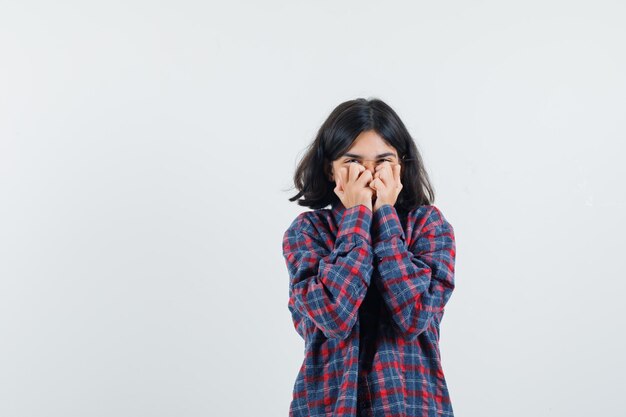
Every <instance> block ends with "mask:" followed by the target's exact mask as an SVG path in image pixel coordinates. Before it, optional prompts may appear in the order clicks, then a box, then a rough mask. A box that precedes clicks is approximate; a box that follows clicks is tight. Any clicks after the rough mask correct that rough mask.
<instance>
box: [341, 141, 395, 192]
mask: <svg viewBox="0 0 626 417" xmlns="http://www.w3.org/2000/svg"><path fill="white" fill-rule="evenodd" d="M385 161H389V162H390V163H391V165H394V164H397V163H399V162H400V158H399V155H398V152H397V151H396V149H395V148H394V147H393V146H391V145H389V144H388V143H387V142H385V140H384V139H383V138H382V137H381V136H380V135H379V134H378V133H376V132H375V131H374V130H367V131H364V132H361V134H359V136H357V137H356V139H355V140H354V142H353V143H352V146H351V147H350V149H348V150H347V151H346V152H345V153H344V154H343V155H341V156H340V157H339V158H337V159H336V160H334V161H333V162H332V166H331V172H330V174H329V178H330V180H331V181H334V182H336V181H335V173H336V172H338V171H339V169H340V168H342V167H345V168H349V166H350V164H351V163H353V162H357V163H359V164H361V165H363V166H365V168H366V169H369V170H370V171H371V173H372V178H373V177H374V174H375V173H376V166H377V165H379V164H381V163H383V162H385Z"/></svg>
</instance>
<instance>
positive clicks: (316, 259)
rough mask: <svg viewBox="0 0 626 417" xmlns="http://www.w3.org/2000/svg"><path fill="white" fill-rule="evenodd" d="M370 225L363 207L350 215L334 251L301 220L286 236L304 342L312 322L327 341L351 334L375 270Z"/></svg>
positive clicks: (292, 302) (295, 313)
mask: <svg viewBox="0 0 626 417" xmlns="http://www.w3.org/2000/svg"><path fill="white" fill-rule="evenodd" d="M371 221H372V211H371V210H370V209H369V208H368V207H366V206H365V205H362V204H360V205H358V206H354V207H350V208H348V209H346V210H345V211H344V214H343V217H342V219H341V221H340V223H339V231H338V232H337V237H336V239H335V244H334V248H333V249H332V251H329V250H328V249H327V247H326V246H327V245H324V243H323V242H324V241H323V239H322V238H321V237H320V236H319V234H318V233H316V231H315V228H314V227H312V225H311V224H310V223H309V222H308V220H306V218H305V217H304V216H302V215H301V216H298V218H296V220H294V221H293V223H292V224H291V226H289V228H288V229H287V231H286V232H285V234H284V236H283V256H284V257H285V261H286V264H287V269H288V271H289V278H290V282H289V304H288V307H289V311H290V312H291V314H292V319H293V323H294V326H295V328H296V330H297V332H298V334H300V336H301V337H302V338H304V339H306V338H305V336H306V333H307V331H306V329H307V325H308V321H310V322H312V323H313V324H314V325H315V326H316V327H317V328H319V329H320V330H321V331H322V333H323V334H324V335H325V336H326V337H327V338H340V339H344V338H346V337H347V336H348V335H349V334H350V332H351V331H352V328H353V327H354V324H355V322H356V320H357V318H358V309H359V306H360V305H361V302H362V301H363V298H364V297H365V293H366V291H367V287H368V286H369V284H370V279H371V276H372V272H373V269H374V268H373V265H372V259H373V254H372V247H371V236H370V226H371Z"/></svg>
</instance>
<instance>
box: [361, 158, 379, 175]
mask: <svg viewBox="0 0 626 417" xmlns="http://www.w3.org/2000/svg"><path fill="white" fill-rule="evenodd" d="M363 166H364V167H365V168H366V169H369V170H370V172H371V173H372V175H374V174H375V173H376V161H363Z"/></svg>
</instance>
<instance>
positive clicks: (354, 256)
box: [283, 202, 456, 417]
mask: <svg viewBox="0 0 626 417" xmlns="http://www.w3.org/2000/svg"><path fill="white" fill-rule="evenodd" d="M455 253H456V249H455V239H454V230H453V228H452V225H451V224H450V223H449V222H448V221H447V220H446V219H445V217H444V216H443V214H442V213H441V211H440V210H439V209H438V208H437V207H435V206H434V205H423V206H420V207H418V208H416V209H414V210H412V211H410V212H409V213H406V214H404V215H401V214H399V213H398V212H397V211H396V208H395V207H394V206H392V205H390V204H387V205H383V206H381V207H380V208H379V209H378V210H376V211H375V212H372V211H371V210H370V209H369V208H367V207H366V206H364V205H357V206H354V207H350V208H348V209H346V208H345V207H344V206H343V204H341V203H340V202H339V203H337V204H335V205H333V206H332V207H331V208H330V209H321V210H313V211H307V212H303V213H301V214H299V215H298V216H297V217H296V219H295V220H294V221H293V222H292V223H291V225H290V226H289V228H288V229H287V230H286V231H285V233H284V236H283V255H284V257H285V261H286V264H287V269H288V272H289V278H290V282H289V302H288V309H289V311H290V312H291V316H292V320H293V324H294V327H295V330H296V331H297V333H298V334H299V335H300V336H301V337H302V338H303V339H304V342H305V352H304V353H305V358H304V360H303V363H302V366H301V367H300V370H299V372H298V376H297V378H296V381H295V384H294V386H293V397H292V401H291V404H290V407H289V416H290V417H297V416H307V417H321V416H372V417H383V416H384V417H392V416H393V417H396V416H397V417H400V416H403V417H411V416H416V417H417V416H420V417H427V416H440V415H444V416H447V417H453V410H452V404H451V402H450V396H449V392H448V388H447V385H446V380H445V378H444V374H443V369H442V366H441V357H440V353H439V326H440V323H441V320H442V317H443V313H444V306H445V304H446V302H447V301H448V299H449V298H450V295H451V294H452V290H453V289H454V263H455Z"/></svg>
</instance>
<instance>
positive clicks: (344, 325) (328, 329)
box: [320, 315, 356, 340]
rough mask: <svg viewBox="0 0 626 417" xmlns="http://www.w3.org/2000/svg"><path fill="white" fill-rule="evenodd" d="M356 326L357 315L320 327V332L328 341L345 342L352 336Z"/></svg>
mask: <svg viewBox="0 0 626 417" xmlns="http://www.w3.org/2000/svg"><path fill="white" fill-rule="evenodd" d="M355 324H356V315H352V316H350V318H349V319H348V320H345V321H336V322H333V323H332V324H331V325H326V326H320V330H321V331H322V333H323V334H324V336H325V337H326V338H327V339H336V340H344V339H347V338H348V337H349V336H350V335H351V334H352V331H353V330H354V326H355Z"/></svg>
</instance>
